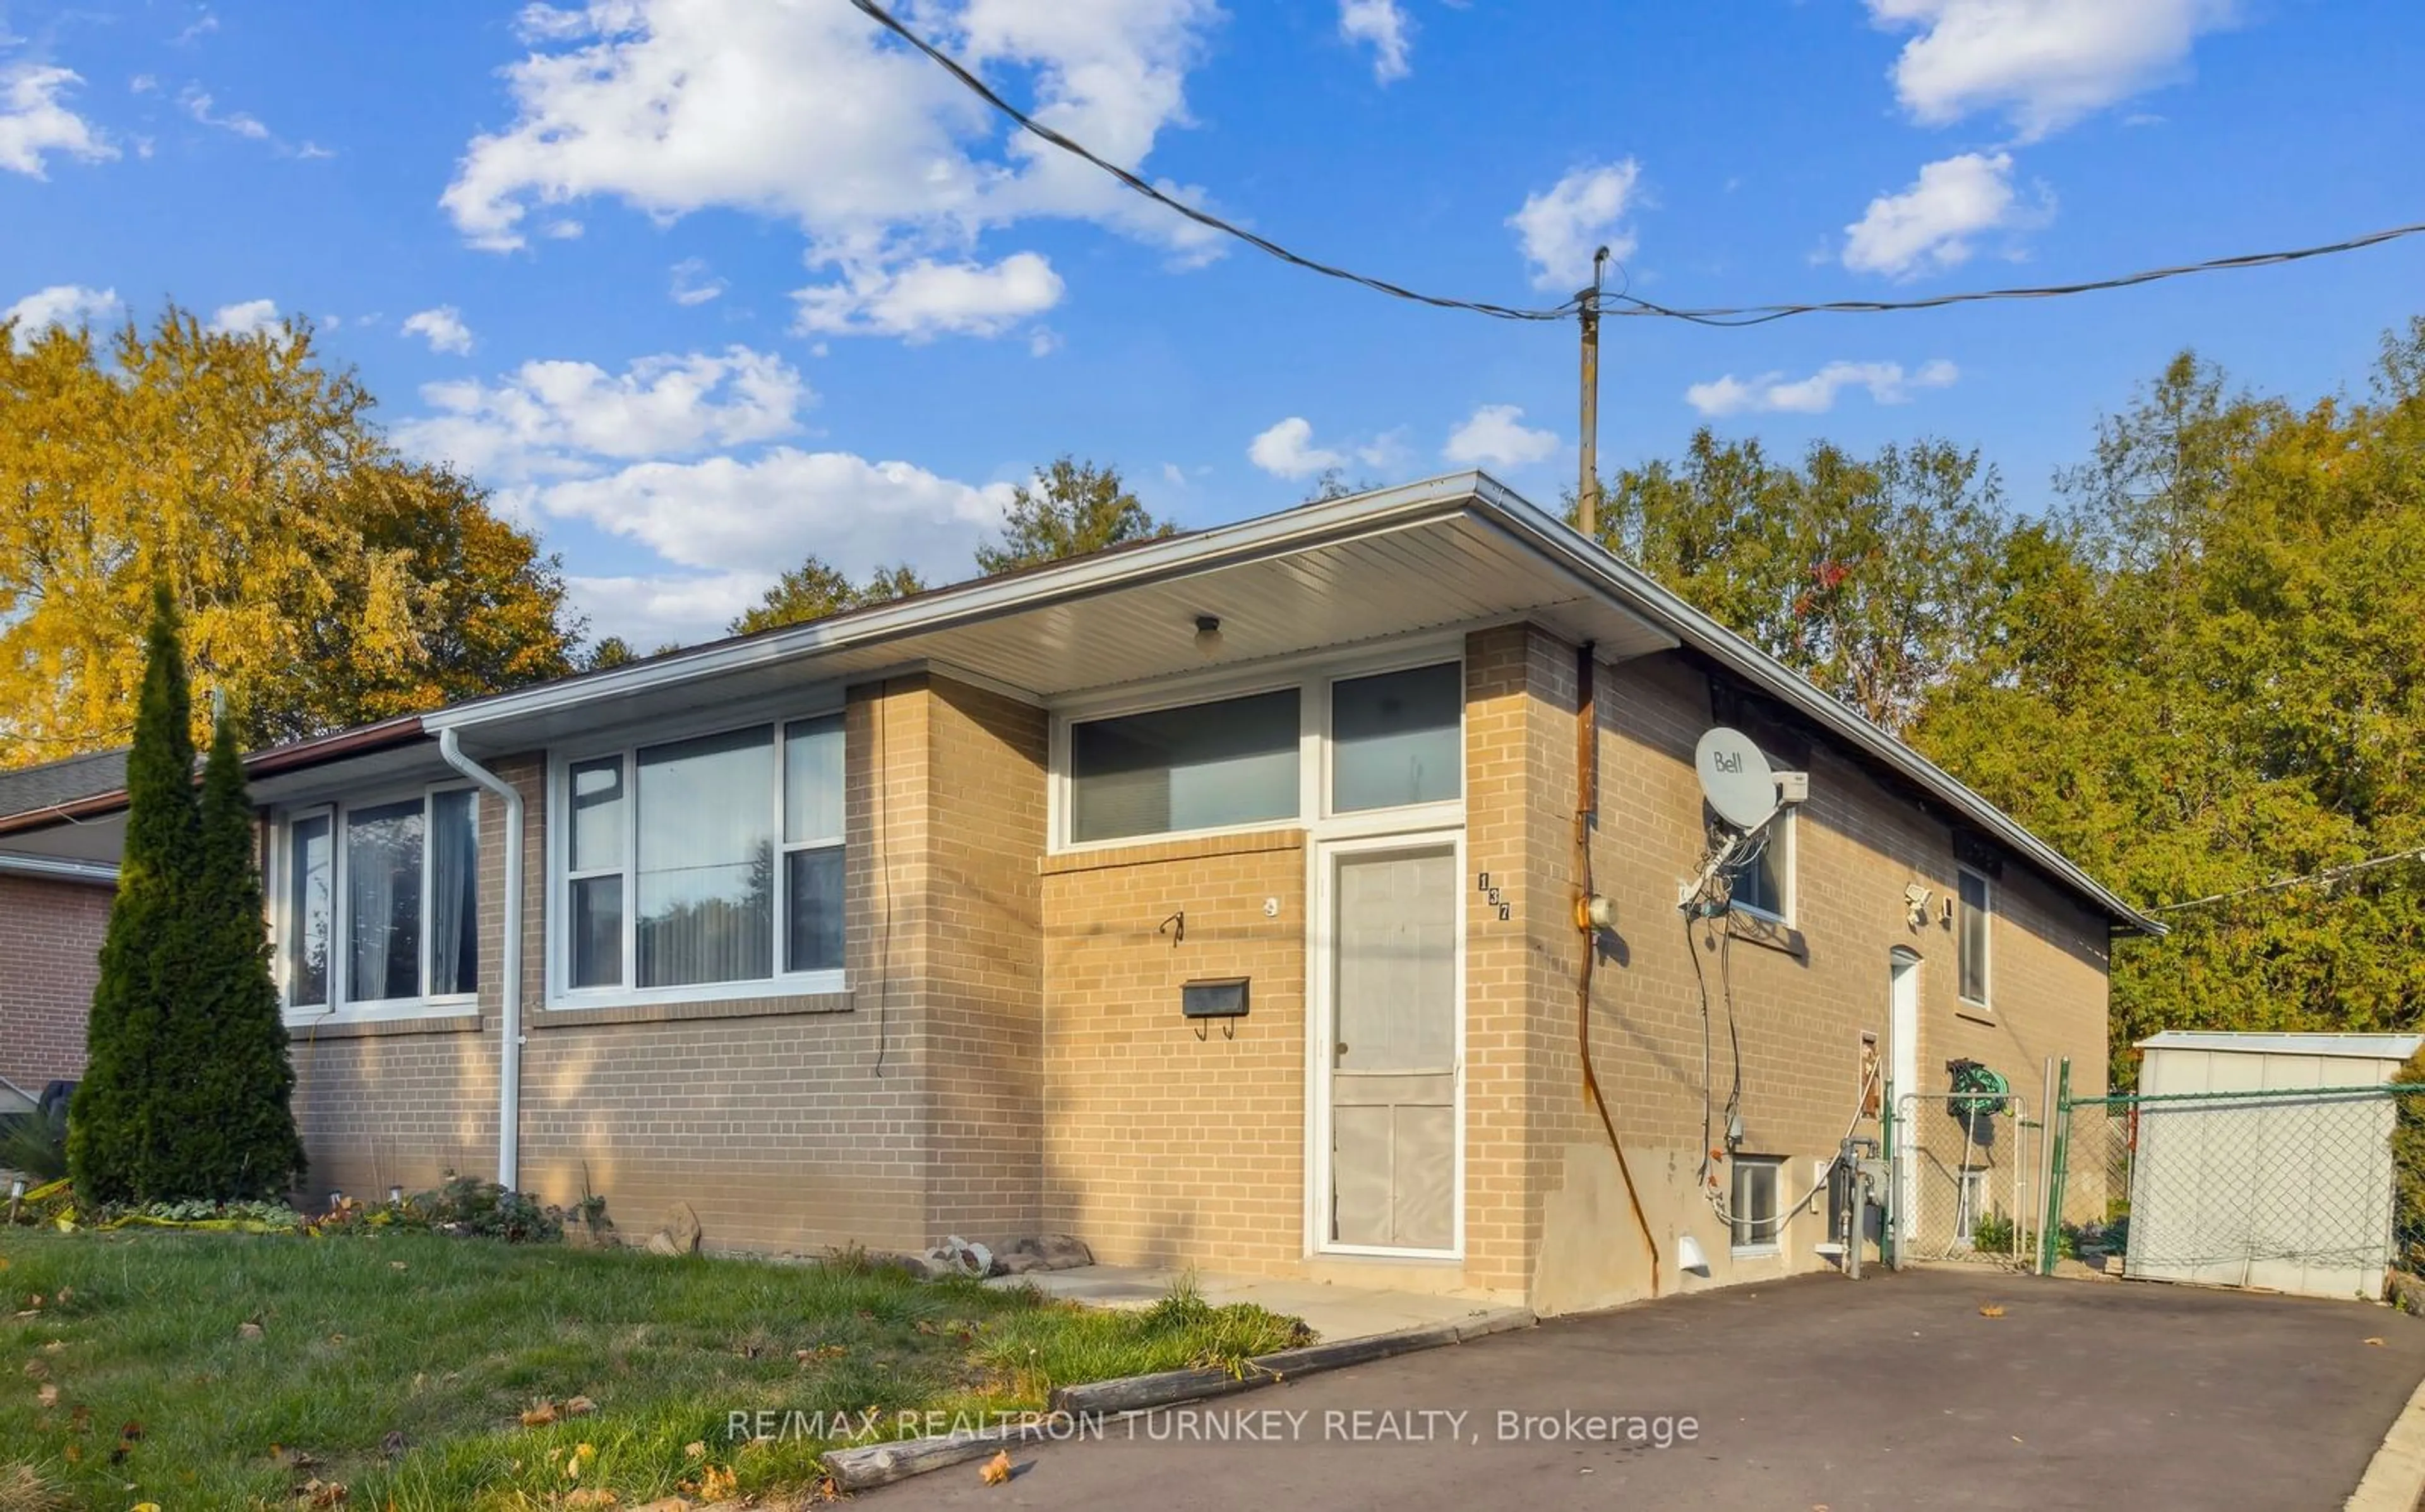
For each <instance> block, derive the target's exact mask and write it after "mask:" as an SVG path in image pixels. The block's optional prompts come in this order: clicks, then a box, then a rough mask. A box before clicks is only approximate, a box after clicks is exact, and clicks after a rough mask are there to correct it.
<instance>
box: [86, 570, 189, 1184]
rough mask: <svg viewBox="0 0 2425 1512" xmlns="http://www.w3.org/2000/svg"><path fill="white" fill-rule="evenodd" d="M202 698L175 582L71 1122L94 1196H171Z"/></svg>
mask: <svg viewBox="0 0 2425 1512" xmlns="http://www.w3.org/2000/svg"><path fill="white" fill-rule="evenodd" d="M191 730H192V698H191V695H190V694H189V692H188V691H187V688H186V683H185V653H184V650H183V649H182V647H181V646H180V645H179V644H178V637H177V611H176V606H175V604H174V602H173V601H172V600H171V599H170V597H169V589H168V587H167V585H166V584H165V583H164V584H162V585H161V586H160V587H158V588H157V589H156V590H154V592H153V603H152V627H151V629H150V631H149V633H148V634H147V636H146V638H145V661H144V668H143V692H142V696H141V699H140V701H139V702H138V704H137V712H136V720H135V746H134V750H133V751H132V752H131V753H130V754H129V755H128V756H127V761H126V792H127V811H126V840H125V845H124V847H123V850H122V851H121V852H120V857H119V863H118V896H117V898H116V899H114V900H113V901H112V902H111V904H110V909H109V927H108V930H107V932H106V933H104V935H103V937H102V946H101V976H100V980H99V982H98V983H97V984H96V985H95V987H94V988H93V996H92V1013H91V1016H90V1019H89V1021H88V1025H87V1027H86V1031H85V1034H86V1069H85V1074H84V1080H83V1081H82V1082H81V1083H80V1084H78V1086H77V1088H76V1092H75V1101H74V1103H73V1105H72V1107H71V1108H70V1112H69V1119H68V1168H69V1172H70V1174H71V1175H72V1176H73V1177H74V1179H75V1186H76V1192H77V1195H78V1196H79V1197H81V1198H82V1199H83V1200H84V1201H85V1202H88V1203H90V1202H129V1201H150V1200H153V1199H156V1198H160V1197H163V1196H168V1195H171V1194H170V1193H169V1191H168V1188H167V1186H166V1184H165V1180H164V1178H165V1176H166V1174H167V1171H166V1167H167V1165H168V1162H167V1161H166V1160H165V1159H164V1158H163V1153H162V1145H163V1142H164V1140H165V1139H166V1138H168V1137H169V1135H171V1134H172V1133H173V1132H174V1125H175V1122H176V1119H177V1112H178V1110H177V1108H176V1107H175V1106H173V1104H174V1102H175V1101H178V1100H177V1099H173V1098H167V1097H164V1096H163V1095H162V1093H163V1091H164V1084H170V1083H172V1079H173V1078H175V1077H176V1076H178V1074H179V1073H180V1068H179V1067H178V1066H177V1064H176V1059H177V1055H176V1051H177V1047H176V1046H175V1045H174V1043H173V1042H172V1038H173V1037H172V1033H171V1022H170V1021H171V1016H172V1014H173V1013H174V1011H176V1009H177V1007H178V1005H179V1002H180V1000H181V998H182V997H183V996H184V995H185V988H186V986H187V984H188V983H189V982H191V981H192V979H193V966H194V958H195V954H196V946H197V943H198V931H196V930H195V929H194V927H193V926H194V918H193V909H192V907H191V903H192V899H193V894H194V865H195V860H196V852H197V849H198V848H197V845H196V841H197V840H198V839H199V838H200V836H201V808H200V806H199V804H197V803H196V801H195V796H194V746H193V735H192V733H191Z"/></svg>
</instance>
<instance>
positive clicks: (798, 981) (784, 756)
mask: <svg viewBox="0 0 2425 1512" xmlns="http://www.w3.org/2000/svg"><path fill="white" fill-rule="evenodd" d="M561 792H562V798H563V811H562V812H563V819H562V822H561V829H562V831H563V835H564V840H563V851H562V860H563V871H562V882H561V886H562V889H563V891H562V895H561V896H562V908H561V912H560V917H561V919H562V920H563V928H562V929H561V930H560V931H558V942H557V957H556V962H557V967H558V971H559V973H560V976H559V980H560V982H561V984H562V986H563V988H564V990H565V991H566V992H568V993H571V994H576V995H577V994H582V993H595V992H601V991H610V990H629V989H636V990H640V991H658V990H673V989H681V988H689V987H708V986H720V985H723V984H727V983H733V982H751V981H773V980H782V981H783V982H784V984H785V986H786V988H787V990H793V991H798V990H804V989H805V990H810V991H821V990H828V989H830V988H838V987H839V986H840V985H841V981H840V974H841V972H842V969H843V724H842V716H841V715H839V714H831V715H826V716H824V717H821V718H817V719H805V720H793V721H790V722H788V723H784V724H756V725H751V726H748V727H747V728H743V729H737V730H726V731H721V732H719V733H716V734H714V735H702V736H697V737H694V738H692V739H688V740H672V741H668V742H666V743H665V744H662V745H645V746H638V747H634V748H633V749H630V750H626V751H618V752H614V753H612V754H609V755H604V756H590V757H586V758H584V759H581V760H577V761H573V762H571V763H570V764H569V765H568V766H567V767H566V769H565V773H564V781H563V785H562V788H561Z"/></svg>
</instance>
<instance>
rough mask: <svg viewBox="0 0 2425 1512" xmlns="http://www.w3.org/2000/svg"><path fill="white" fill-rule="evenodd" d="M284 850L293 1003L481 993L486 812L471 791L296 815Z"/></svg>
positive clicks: (286, 947) (325, 1004)
mask: <svg viewBox="0 0 2425 1512" xmlns="http://www.w3.org/2000/svg"><path fill="white" fill-rule="evenodd" d="M281 830H282V834H281V837H280V840H279V843H278V847H277V849H276V850H275V851H273V854H274V855H275V856H276V858H277V866H278V867H279V869H280V872H281V875H280V878H279V880H278V883H277V889H276V894H275V897H276V906H277V912H278V934H279V966H280V974H281V976H282V977H283V979H284V984H285V991H286V1006H287V1007H288V1008H290V1009H313V1010H320V1011H329V1010H332V1009H339V1008H344V1007H349V1006H356V1007H378V1006H382V1005H393V1004H397V1003H407V1002H413V1001H419V1000H424V999H438V998H459V997H468V996H470V995H473V994H474V993H475V992H477V991H478V990H479V983H480V938H479V870H480V867H479V810H478V799H477V797H476V796H475V795H474V793H473V792H472V791H471V790H470V789H469V788H444V789H440V790H437V791H433V792H426V793H422V794H419V795H417V796H414V797H410V798H399V799H396V800H393V801H391V802H385V803H377V804H335V805H331V806H329V807H327V808H322V809H316V810H312V811H308V812H302V813H297V814H294V815H290V816H289V817H288V818H287V819H286V820H285V821H284V822H283V824H282V825H281Z"/></svg>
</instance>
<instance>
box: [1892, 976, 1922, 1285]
mask: <svg viewBox="0 0 2425 1512" xmlns="http://www.w3.org/2000/svg"><path fill="white" fill-rule="evenodd" d="M1887 992H1888V993H1889V995H1891V998H1892V1004H1891V1006H1892V1011H1893V1029H1894V1034H1893V1039H1892V1041H1891V1042H1890V1044H1889V1049H1890V1050H1891V1051H1892V1053H1893V1058H1892V1059H1891V1060H1890V1061H1889V1062H1888V1064H1889V1065H1891V1066H1892V1067H1893V1068H1894V1070H1893V1075H1894V1101H1893V1103H1892V1104H1891V1105H1889V1110H1890V1111H1891V1112H1892V1114H1893V1116H1894V1144H1895V1147H1894V1150H1893V1151H1892V1152H1891V1153H1892V1154H1893V1157H1894V1163H1895V1170H1896V1171H1897V1172H1898V1175H1897V1179H1896V1183H1895V1192H1894V1222H1895V1242H1896V1246H1897V1249H1898V1250H1900V1248H1901V1245H1902V1240H1903V1234H1904V1233H1906V1232H1908V1231H1909V1228H1910V1225H1911V1223H1912V1222H1913V1220H1914V1219H1915V1218H1917V1217H1918V1216H1919V1158H1918V1156H1919V1139H1918V1138H1916V1134H1917V1130H1918V1126H1919V1118H1918V1117H1917V1116H1916V1115H1917V1113H1918V1105H1917V1104H1912V1103H1906V1102H1904V1101H1903V1099H1904V1098H1906V1097H1909V1096H1911V1095H1912V1094H1914V1093H1916V1092H1918V1091H1919V957H1918V956H1916V955H1914V954H1912V953H1911V952H1910V951H1908V950H1905V949H1902V948H1900V947H1898V948H1896V949H1895V950H1894V951H1892V952H1890V953H1889V954H1888V956H1887Z"/></svg>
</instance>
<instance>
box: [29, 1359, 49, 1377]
mask: <svg viewBox="0 0 2425 1512" xmlns="http://www.w3.org/2000/svg"><path fill="white" fill-rule="evenodd" d="M50 1374H51V1367H50V1366H48V1365H45V1364H43V1363H42V1361H41V1357H40V1356H39V1355H38V1356H36V1357H35V1358H33V1359H31V1360H28V1361H25V1378H26V1379H27V1380H37V1381H38V1380H45V1379H48V1378H49V1377H50Z"/></svg>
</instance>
